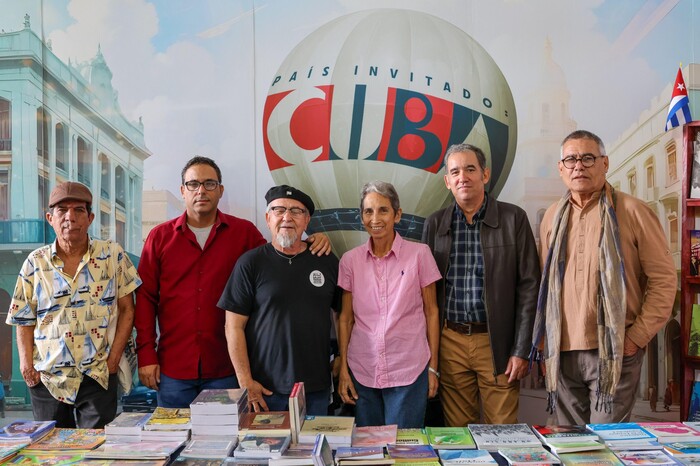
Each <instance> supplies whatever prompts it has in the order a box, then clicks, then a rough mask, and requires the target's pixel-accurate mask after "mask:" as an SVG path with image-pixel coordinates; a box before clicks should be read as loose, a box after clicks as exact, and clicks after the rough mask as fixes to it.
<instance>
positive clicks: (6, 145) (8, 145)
mask: <svg viewBox="0 0 700 466" xmlns="http://www.w3.org/2000/svg"><path fill="white" fill-rule="evenodd" d="M9 150H12V139H0V151H9Z"/></svg>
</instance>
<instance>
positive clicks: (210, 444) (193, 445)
mask: <svg viewBox="0 0 700 466" xmlns="http://www.w3.org/2000/svg"><path fill="white" fill-rule="evenodd" d="M237 444H238V439H237V438H236V437H233V438H230V439H228V440H227V439H214V440H207V439H201V438H193V439H192V440H190V441H189V442H187V445H186V446H185V448H184V449H183V450H182V451H181V452H180V456H179V457H178V458H191V459H216V460H223V459H225V458H226V457H228V456H229V455H230V454H231V452H232V451H233V449H234V448H235V447H236V445H237Z"/></svg>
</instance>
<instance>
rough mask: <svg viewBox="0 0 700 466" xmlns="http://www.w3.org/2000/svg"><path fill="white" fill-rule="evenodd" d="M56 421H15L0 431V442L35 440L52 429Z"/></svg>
mask: <svg viewBox="0 0 700 466" xmlns="http://www.w3.org/2000/svg"><path fill="white" fill-rule="evenodd" d="M55 425H56V421H32V420H29V419H17V420H16V421H12V422H11V423H9V424H8V425H6V426H5V427H3V428H2V430H0V441H3V440H12V441H16V440H31V441H33V440H35V439H37V438H39V437H41V436H43V435H45V434H46V433H47V432H48V431H49V430H51V429H53V428H54V426H55Z"/></svg>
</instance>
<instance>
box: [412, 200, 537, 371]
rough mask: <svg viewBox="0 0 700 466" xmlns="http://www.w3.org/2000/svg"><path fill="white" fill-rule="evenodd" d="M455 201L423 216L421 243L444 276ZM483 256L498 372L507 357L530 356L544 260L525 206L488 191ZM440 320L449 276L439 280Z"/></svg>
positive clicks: (450, 244)
mask: <svg viewBox="0 0 700 466" xmlns="http://www.w3.org/2000/svg"><path fill="white" fill-rule="evenodd" d="M454 209H455V202H453V203H452V204H450V206H449V207H447V208H445V209H442V210H439V211H437V212H435V213H433V214H432V215H431V216H430V217H428V218H427V219H426V221H425V225H424V227H423V242H424V243H426V244H427V245H428V246H430V249H431V250H432V251H433V256H434V257H435V262H437V265H438V268H439V269H440V273H441V274H442V276H443V277H445V276H446V275H447V267H448V265H449V260H450V249H451V247H452V213H453V211H454ZM481 248H482V251H483V255H484V303H485V306H486V314H487V316H488V326H489V338H490V340H491V348H492V351H493V361H494V367H495V368H496V374H502V373H504V372H505V371H506V366H507V365H508V359H509V358H510V357H511V356H518V357H521V358H523V359H527V357H528V355H529V354H530V348H531V347H532V327H533V324H534V320H535V309H536V306H537V293H538V291H539V289H538V288H539V283H540V261H539V258H538V256H537V246H536V245H535V238H534V237H533V235H532V228H531V227H530V222H528V220H527V215H526V214H525V211H524V210H523V209H521V208H520V207H518V206H515V205H513V204H508V203H505V202H498V201H497V200H496V199H494V198H493V197H491V196H489V200H488V205H487V206H486V214H485V215H484V220H483V222H482V224H481ZM437 299H438V306H439V308H440V321H441V322H442V321H443V319H444V318H445V279H444V278H443V279H442V280H440V281H439V282H438V283H437Z"/></svg>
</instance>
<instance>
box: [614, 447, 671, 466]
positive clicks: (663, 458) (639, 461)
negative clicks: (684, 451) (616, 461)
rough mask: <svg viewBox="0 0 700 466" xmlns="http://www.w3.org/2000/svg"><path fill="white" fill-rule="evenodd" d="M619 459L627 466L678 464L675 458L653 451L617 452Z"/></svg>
mask: <svg viewBox="0 0 700 466" xmlns="http://www.w3.org/2000/svg"><path fill="white" fill-rule="evenodd" d="M615 454H616V455H617V457H618V458H620V460H621V461H622V462H623V463H624V464H627V465H630V466H635V465H659V466H660V465H663V464H668V465H671V464H677V463H676V461H674V459H673V458H671V457H670V456H668V455H667V454H665V453H664V452H663V451H660V450H653V451H638V450H626V451H618V452H615Z"/></svg>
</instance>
